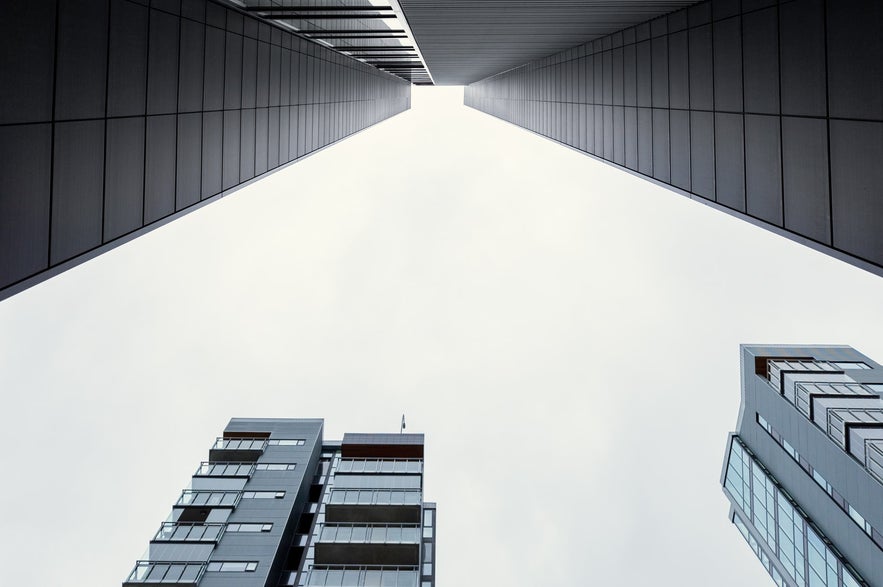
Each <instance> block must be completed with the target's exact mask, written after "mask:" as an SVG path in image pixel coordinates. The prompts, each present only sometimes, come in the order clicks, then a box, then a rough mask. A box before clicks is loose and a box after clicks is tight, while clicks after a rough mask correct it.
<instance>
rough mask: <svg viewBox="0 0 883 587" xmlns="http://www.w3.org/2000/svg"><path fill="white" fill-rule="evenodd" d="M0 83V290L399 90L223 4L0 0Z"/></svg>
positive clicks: (200, 196) (102, 243)
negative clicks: (1, 8)
mask: <svg viewBox="0 0 883 587" xmlns="http://www.w3.org/2000/svg"><path fill="white" fill-rule="evenodd" d="M324 22H325V23H326V26H329V22H330V23H332V24H333V23H337V22H339V21H324ZM348 22H349V23H352V24H349V25H347V26H349V27H357V26H358V25H357V24H356V23H355V21H352V20H350V21H348ZM361 38H375V37H373V36H372V37H364V36H362V37H361ZM372 42H373V43H377V42H380V41H376V40H375V41H372ZM0 79H3V80H4V83H2V84H0V299H3V298H5V297H8V296H10V295H13V294H15V293H18V292H19V291H22V290H24V289H26V288H28V287H30V286H32V285H34V284H36V283H39V282H40V281H43V280H44V279H47V278H49V277H51V276H53V275H55V274H57V273H60V272H62V271H64V270H66V269H69V268H71V267H74V266H76V265H78V264H80V263H82V262H84V261H86V260H88V259H90V258H92V257H95V256H97V255H100V254H101V253H103V252H106V251H107V250H109V249H111V248H113V247H116V246H119V245H120V244H122V243H125V242H127V241H128V240H131V239H132V238H135V237H137V236H139V235H141V234H144V233H145V232H147V231H149V230H152V229H153V228H156V227H158V226H161V225H163V224H165V223H167V222H169V221H171V220H174V219H176V218H179V217H180V216H182V215H183V214H186V213H188V212H191V211H193V210H195V209H197V208H199V207H200V206H202V205H204V204H206V203H208V202H211V201H214V200H216V199H217V198H219V197H221V196H223V195H225V194H226V193H229V192H230V191H232V190H233V189H235V188H236V187H238V186H241V185H243V184H245V183H246V182H249V181H252V180H253V179H254V178H258V177H261V176H262V175H264V174H266V173H268V172H271V171H273V170H274V169H278V168H280V167H282V166H284V165H287V164H288V163H290V162H293V161H296V160H298V159H300V158H302V157H305V156H308V155H309V154H311V153H315V152H317V151H318V150H320V149H322V148H324V147H326V146H328V145H330V144H332V143H334V142H336V141H338V140H341V139H343V138H345V137H347V136H349V135H351V134H353V133H356V132H358V131H360V130H362V129H365V128H367V127H369V126H371V125H373V124H375V123H377V122H380V121H382V120H384V119H386V118H389V117H390V116H393V115H395V114H398V113H400V112H402V111H405V110H407V109H408V108H410V100H411V98H410V96H411V86H410V84H409V83H408V82H407V81H405V80H404V79H402V78H401V77H397V76H395V75H392V74H390V73H387V72H385V71H381V70H380V69H377V68H375V67H372V66H371V65H368V64H367V63H365V62H364V61H359V60H357V59H354V58H352V57H349V56H347V55H344V54H342V53H340V52H337V51H334V50H332V49H331V48H329V47H328V46H326V45H323V44H320V43H318V42H314V41H311V40H308V39H307V38H305V37H304V36H298V35H295V34H292V32H291V29H286V28H284V27H282V26H280V25H279V24H278V23H274V22H273V21H271V20H268V19H260V18H256V17H255V16H254V13H248V12H246V11H245V10H244V9H242V8H241V7H238V6H236V5H235V4H233V3H232V2H224V1H223V0H152V1H151V2H148V1H147V0H109V1H108V2H103V1H102V2H94V1H90V0H65V1H61V2H57V3H56V2H48V3H47V2H31V1H30V0H12V1H11V2H8V3H6V5H4V13H3V18H2V19H0Z"/></svg>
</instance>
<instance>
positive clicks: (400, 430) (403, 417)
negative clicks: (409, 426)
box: [399, 414, 405, 434]
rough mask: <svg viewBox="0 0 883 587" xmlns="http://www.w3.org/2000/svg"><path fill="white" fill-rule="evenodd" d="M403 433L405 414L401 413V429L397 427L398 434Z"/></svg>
mask: <svg viewBox="0 0 883 587" xmlns="http://www.w3.org/2000/svg"><path fill="white" fill-rule="evenodd" d="M404 433H405V415H404V414H402V427H401V429H399V434H404Z"/></svg>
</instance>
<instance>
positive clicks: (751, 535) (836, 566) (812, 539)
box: [724, 436, 867, 587]
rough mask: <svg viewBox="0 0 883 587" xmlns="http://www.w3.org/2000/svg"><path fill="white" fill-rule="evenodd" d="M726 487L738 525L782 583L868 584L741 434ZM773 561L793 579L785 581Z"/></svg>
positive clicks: (829, 586) (851, 586)
mask: <svg viewBox="0 0 883 587" xmlns="http://www.w3.org/2000/svg"><path fill="white" fill-rule="evenodd" d="M724 488H725V490H726V492H727V493H728V496H729V497H730V500H731V502H732V503H733V505H734V508H735V512H734V518H733V521H734V523H735V524H736V526H737V527H739V530H740V531H741V532H742V534H743V535H744V536H745V537H746V540H748V542H749V544H751V545H752V548H753V549H754V550H755V553H757V554H758V558H760V559H761V562H762V563H764V566H765V567H766V568H767V570H768V571H769V572H770V575H771V576H772V577H773V579H774V581H776V582H777V583H778V584H779V585H788V586H789V587H790V586H792V585H798V586H811V587H816V586H818V587H858V586H860V585H867V583H865V582H863V581H862V580H861V579H860V578H858V577H857V576H856V575H855V574H854V573H853V572H852V571H851V570H850V569H849V568H848V567H847V565H846V564H845V563H844V561H843V560H842V558H841V557H840V556H839V555H838V553H836V552H835V551H834V550H833V548H832V547H831V546H830V541H828V540H827V539H826V538H824V537H823V536H822V535H821V534H820V533H819V532H818V531H817V530H816V529H815V528H814V527H813V525H812V524H811V522H810V521H809V520H808V519H807V518H806V517H805V515H804V514H803V512H802V511H801V510H800V508H799V507H797V505H796V504H795V503H794V502H793V501H792V500H791V498H790V497H789V496H788V495H787V493H785V491H784V490H783V489H782V488H781V487H780V486H779V484H778V483H777V482H776V480H775V479H773V477H772V476H771V475H769V473H768V472H767V471H766V469H765V468H764V467H763V465H762V464H761V463H760V461H758V460H757V459H756V458H755V457H754V456H753V455H752V454H751V453H750V452H749V451H748V449H747V448H746V447H745V446H744V445H743V444H742V442H741V441H740V440H739V437H738V436H734V437H733V438H732V441H731V443H730V450H729V454H728V462H727V469H726V478H725V482H724ZM755 543H756V547H755ZM773 559H775V561H777V562H778V563H779V564H780V565H781V569H782V570H783V571H784V574H785V575H787V577H788V579H790V580H789V581H787V582H785V579H784V578H783V576H782V574H780V572H779V567H778V566H777V565H776V564H775V563H774V562H773Z"/></svg>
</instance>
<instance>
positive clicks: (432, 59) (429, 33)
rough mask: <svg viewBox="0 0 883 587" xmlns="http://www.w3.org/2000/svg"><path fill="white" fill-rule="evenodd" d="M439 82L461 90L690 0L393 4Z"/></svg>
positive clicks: (412, 0) (403, 0) (404, 0)
mask: <svg viewBox="0 0 883 587" xmlns="http://www.w3.org/2000/svg"><path fill="white" fill-rule="evenodd" d="M398 3H399V4H400V5H401V7H402V10H403V11H404V13H405V18H406V19H407V21H408V24H409V25H410V28H411V32H412V34H413V36H414V40H415V41H416V42H417V45H418V46H419V47H420V52H421V54H422V55H423V59H424V62H425V63H426V65H427V67H428V68H429V71H430V73H431V74H432V78H433V81H435V83H436V84H437V85H466V84H470V83H472V82H474V81H478V80H480V79H484V78H486V77H488V76H490V75H493V74H495V73H499V72H501V71H505V70H507V69H511V68H512V67H516V66H519V65H522V64H524V63H527V62H528V61H531V60H533V59H539V58H541V57H545V56H547V55H551V54H553V53H557V52H558V51H562V50H564V49H567V48H570V47H574V46H576V45H579V44H581V43H584V42H586V41H590V40H592V39H595V38H597V37H601V36H604V35H608V34H610V33H615V32H616V31H619V30H622V29H624V28H628V27H630V26H633V25H636V24H638V23H641V22H644V21H647V20H650V19H652V18H655V17H657V16H660V15H663V14H667V13H669V12H673V11H675V10H677V9H679V8H683V7H685V6H689V5H691V4H696V3H697V2H696V0H398Z"/></svg>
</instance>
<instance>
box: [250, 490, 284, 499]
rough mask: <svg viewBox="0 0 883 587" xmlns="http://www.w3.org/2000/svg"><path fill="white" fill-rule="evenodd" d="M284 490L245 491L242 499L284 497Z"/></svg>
mask: <svg viewBox="0 0 883 587" xmlns="http://www.w3.org/2000/svg"><path fill="white" fill-rule="evenodd" d="M283 497H285V492H284V491H243V492H242V499H282V498H283Z"/></svg>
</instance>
